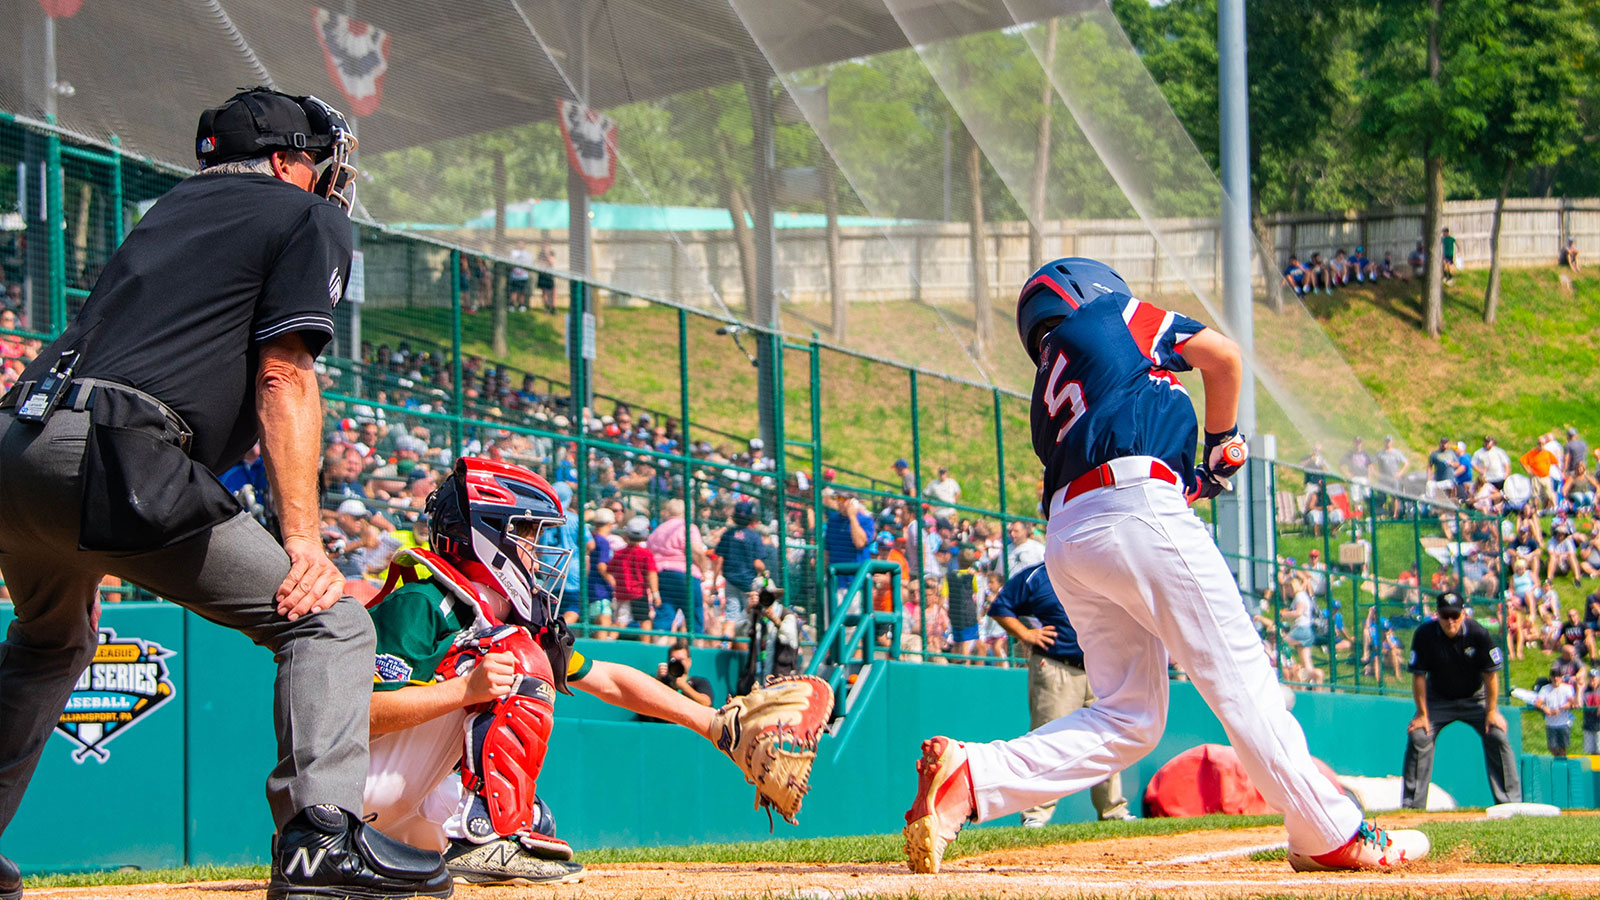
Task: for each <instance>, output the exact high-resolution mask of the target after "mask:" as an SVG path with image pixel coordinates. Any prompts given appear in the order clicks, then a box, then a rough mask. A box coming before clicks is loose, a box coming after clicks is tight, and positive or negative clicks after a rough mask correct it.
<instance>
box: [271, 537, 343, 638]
mask: <svg viewBox="0 0 1600 900" xmlns="http://www.w3.org/2000/svg"><path fill="white" fill-rule="evenodd" d="M283 549H284V552H286V553H288V554H289V574H288V575H286V576H284V579H283V584H281V585H279V586H278V595H277V601H278V615H281V616H284V617H286V618H288V620H289V621H291V622H293V621H294V620H296V619H298V618H300V617H301V616H306V615H310V614H311V613H316V612H321V611H323V610H325V609H327V608H328V607H330V606H332V605H333V604H335V603H337V602H338V601H339V598H340V597H341V596H342V595H343V594H344V576H343V575H341V574H339V569H338V568H337V567H336V566H334V564H333V560H331V559H328V554H327V553H326V552H325V551H324V550H323V549H322V542H321V541H320V540H316V539H314V538H303V537H286V538H284V539H283Z"/></svg>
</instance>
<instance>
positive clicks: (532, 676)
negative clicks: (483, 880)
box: [461, 628, 556, 844]
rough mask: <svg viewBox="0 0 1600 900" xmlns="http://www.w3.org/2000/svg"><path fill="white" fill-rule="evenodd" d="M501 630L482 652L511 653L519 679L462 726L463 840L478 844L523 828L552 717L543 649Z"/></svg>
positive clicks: (523, 635)
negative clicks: (465, 809)
mask: <svg viewBox="0 0 1600 900" xmlns="http://www.w3.org/2000/svg"><path fill="white" fill-rule="evenodd" d="M500 631H502V633H499V634H496V635H495V636H494V640H493V646H490V647H488V648H486V649H487V651H488V652H491V653H494V652H504V651H509V652H511V653H514V654H515V655H516V657H517V671H518V673H519V674H520V675H521V676H522V677H521V678H520V679H519V680H518V682H517V686H516V688H515V689H514V690H513V691H512V692H511V693H510V694H508V695H506V696H504V697H501V698H500V699H499V700H496V701H495V702H494V703H492V704H490V705H489V707H488V709H486V710H484V711H483V712H480V713H478V714H477V715H475V716H473V717H472V719H470V720H469V721H468V723H467V734H466V739H467V746H466V754H465V757H464V759H463V763H464V765H463V766H462V773H461V781H462V783H463V784H464V785H465V786H466V788H467V791H468V798H467V800H468V803H469V808H468V812H467V814H466V815H464V816H463V817H462V819H463V825H464V830H465V831H466V834H467V837H468V839H470V840H472V841H473V842H475V843H479V844H482V843H486V842H488V841H492V840H494V839H496V838H500V837H509V836H511V835H513V834H516V833H517V832H519V831H523V830H525V829H527V827H528V825H529V823H530V820H531V819H532V816H533V804H534V788H535V785H536V783H537V781H538V778H539V770H540V768H542V767H543V766H544V754H545V750H546V748H547V747H548V746H549V742H550V727H551V725H553V724H554V717H555V696H556V694H555V686H554V681H555V679H554V678H553V677H552V675H551V672H550V663H549V660H548V658H547V657H546V656H545V653H544V651H543V650H542V649H540V648H539V645H538V644H537V643H535V642H534V640H533V637H532V636H531V635H529V634H528V632H527V631H526V630H524V629H522V628H507V629H503V630H500Z"/></svg>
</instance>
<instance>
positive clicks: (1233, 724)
mask: <svg viewBox="0 0 1600 900" xmlns="http://www.w3.org/2000/svg"><path fill="white" fill-rule="evenodd" d="M1017 332H1018V335H1019V336H1020V337H1021V339H1022V343H1023V346H1024V347H1025V348H1026V349H1027V351H1028V355H1029V357H1031V358H1032V359H1033V361H1034V363H1035V364H1036V365H1037V366H1038V371H1037V375H1036V378H1035V381H1034V391H1033V414H1032V419H1033V444H1034V450H1035V452H1036V453H1038V455H1039V459H1040V461H1042V462H1043V463H1044V466H1045V480H1044V483H1045V498H1044V500H1045V507H1046V510H1047V511H1048V514H1049V525H1048V529H1047V539H1046V548H1045V566H1046V569H1047V570H1048V572H1049V575H1050V582H1051V584H1052V585H1054V587H1055V591H1056V595H1057V596H1058V597H1059V598H1060V599H1061V601H1062V604H1063V606H1064V607H1065V608H1066V611H1067V614H1068V615H1069V616H1070V617H1071V619H1072V622H1073V624H1074V625H1076V626H1077V630H1078V635H1079V639H1080V640H1081V641H1082V643H1083V646H1084V647H1085V648H1086V649H1087V650H1088V651H1089V652H1088V654H1087V656H1086V660H1085V661H1086V665H1087V670H1088V674H1089V684H1090V687H1091V688H1092V689H1093V691H1094V694H1095V696H1096V697H1098V698H1099V699H1098V700H1097V701H1096V702H1095V704H1094V705H1093V706H1089V707H1085V708H1083V709H1079V710H1076V711H1074V712H1072V713H1070V714H1069V715H1066V716H1064V717H1062V718H1060V719H1056V720H1055V721H1053V722H1050V723H1049V724H1047V725H1045V726H1043V727H1041V728H1037V729H1035V730H1034V731H1032V732H1030V733H1028V734H1026V735H1023V736H1022V737H1020V738H1016V739H1013V740H1010V741H996V742H994V743H989V744H963V743H961V742H959V741H956V740H953V739H951V738H948V737H934V738H930V739H928V740H926V741H924V742H923V744H922V758H921V760H919V761H918V763H917V775H918V779H917V795H916V798H915V800H914V802H913V803H912V806H911V809H910V811H908V812H907V813H906V823H907V824H906V827H905V840H906V855H907V859H908V861H909V863H910V866H911V870H912V871H913V872H937V871H938V870H939V863H940V861H941V860H942V859H943V857H944V853H945V849H946V848H947V847H948V845H949V844H950V842H951V841H953V840H955V838H956V836H957V835H958V834H959V833H960V831H961V828H962V826H963V825H964V824H965V823H967V822H969V821H977V822H982V821H987V820H990V819H996V818H999V817H1001V816H1005V815H1009V814H1012V813H1017V812H1020V811H1021V810H1024V809H1027V808H1029V807H1032V806H1036V805H1038V804H1040V803H1044V802H1046V801H1049V800H1054V799H1056V798H1058V797H1062V796H1065V795H1067V794H1070V793H1072V792H1073V791H1078V790H1082V789H1084V788H1087V787H1090V786H1092V785H1094V784H1097V783H1098V782H1100V781H1101V780H1103V779H1104V778H1106V777H1107V776H1108V775H1110V774H1111V773H1113V772H1117V771H1120V770H1121V769H1124V768H1126V767H1127V766H1129V765H1131V764H1132V763H1134V762H1136V761H1137V760H1139V759H1140V758H1141V757H1143V756H1144V755H1145V754H1147V753H1149V752H1150V751H1151V750H1152V749H1154V747H1155V746H1156V743H1157V741H1159V740H1160V738H1161V733H1162V730H1163V729H1164V727H1165V725H1166V716H1167V660H1168V655H1169V654H1170V655H1171V658H1172V659H1173V660H1174V661H1176V662H1177V664H1178V665H1179V666H1181V667H1182V668H1183V670H1184V671H1185V672H1187V673H1188V674H1189V677H1190V679H1191V680H1192V681H1193V682H1194V684H1195V686H1196V687H1197V688H1198V689H1199V690H1200V694H1201V696H1202V697H1204V698H1205V700H1206V703H1207V704H1209V705H1210V707H1211V710H1212V712H1214V713H1215V714H1216V716H1217V718H1218V719H1220V720H1221V722H1222V725H1223V728H1224V729H1225V730H1226V731H1227V733H1228V738H1229V741H1230V742H1231V743H1232V744H1233V747H1234V749H1235V750H1236V751H1238V754H1239V759H1240V761H1241V762H1243V764H1244V767H1245V770H1246V771H1247V772H1248V773H1249V775H1250V778H1251V780H1252V781H1253V782H1254V783H1255V785H1256V787H1257V788H1258V789H1259V790H1260V791H1261V794H1262V796H1263V797H1265V798H1266V800H1267V802H1268V803H1270V804H1272V806H1273V807H1274V808H1276V809H1281V810H1283V813H1284V825H1285V827H1286V828H1287V829H1288V832H1289V863H1290V865H1291V866H1292V867H1293V868H1294V869H1295V870H1296V871H1317V870H1332V869H1387V868H1390V867H1393V866H1397V865H1400V864H1402V863H1408V862H1412V861H1415V860H1417V859H1420V858H1422V857H1423V856H1425V855H1426V854H1427V852H1428V839H1427V836H1426V835H1424V834H1422V833H1421V832H1419V831H1390V830H1385V829H1382V828H1378V827H1376V826H1375V825H1372V824H1370V823H1366V822H1364V821H1362V817H1361V810H1360V808H1359V807H1357V806H1356V805H1355V804H1354V803H1353V802H1351V801H1350V800H1349V799H1347V798H1346V797H1345V796H1344V795H1343V794H1342V793H1341V792H1340V791H1339V789H1338V788H1337V787H1336V786H1335V785H1334V784H1333V783H1332V782H1330V781H1329V780H1328V779H1327V778H1325V777H1323V776H1322V775H1320V774H1319V773H1318V772H1317V770H1316V769H1315V768H1314V767H1313V765H1312V762H1311V756H1310V754H1309V753H1308V752H1307V750H1306V740H1305V734H1304V733H1303V732H1302V731H1301V730H1300V725H1299V723H1297V722H1296V721H1295V720H1294V718H1293V717H1292V716H1291V715H1290V714H1289V712H1288V710H1287V709H1286V708H1285V706H1284V702H1283V695H1282V692H1281V691H1280V689H1279V687H1278V684H1277V679H1276V677H1275V676H1274V675H1273V671H1272V668H1271V666H1270V665H1269V661H1268V659H1267V657H1266V655H1265V654H1263V653H1262V651H1261V641H1260V639H1259V638H1257V636H1256V633H1255V631H1254V629H1253V628H1252V627H1251V624H1250V618H1249V615H1248V614H1247V613H1246V612H1245V607H1244V603H1243V600H1242V599H1241V598H1240V596H1239V590H1238V587H1237V586H1236V585H1235V584H1234V581H1233V576H1232V574H1231V573H1230V572H1229V570H1228V567H1227V563H1226V562H1225V561H1224V559H1223V557H1222V553H1221V552H1220V551H1219V550H1218V549H1217V548H1216V546H1215V545H1214V544H1213V543H1212V542H1211V539H1210V537H1209V536H1208V534H1207V533H1206V529H1205V525H1204V524H1203V523H1202V522H1201V521H1200V519H1199V517H1197V516H1196V515H1194V513H1193V512H1191V511H1190V509H1189V507H1188V503H1189V502H1192V501H1193V500H1195V499H1200V498H1207V497H1214V496H1216V495H1217V494H1218V493H1220V492H1222V491H1223V490H1227V489H1228V488H1229V483H1228V481H1227V479H1228V477H1229V476H1231V475H1233V474H1234V473H1235V472H1237V471H1238V470H1239V469H1240V467H1241V466H1243V464H1244V461H1245V456H1246V450H1245V439H1244V436H1243V435H1240V434H1239V433H1238V430H1237V428H1236V427H1235V416H1236V415H1237V410H1238V397H1239V386H1240V379H1241V377H1242V365H1241V363H1240V359H1239V348H1238V346H1237V345H1236V344H1234V343H1233V342H1232V341H1230V340H1228V339H1227V338H1226V337H1223V336H1222V335H1220V334H1218V333H1217V332H1215V331H1213V330H1210V329H1207V328H1206V327H1205V326H1204V325H1202V324H1201V323H1199V322H1196V321H1195V320H1193V319H1190V318H1187V317H1185V316H1182V315H1178V314H1176V313H1172V312H1167V311H1166V310H1162V309H1159V308H1157V307H1154V306H1151V305H1150V304H1148V303H1144V302H1142V301H1140V300H1137V299H1135V298H1134V297H1133V296H1132V291H1131V290H1130V289H1129V288H1128V285H1127V283H1126V282H1124V281H1123V280H1122V278H1121V277H1120V276H1118V275H1117V273H1116V272H1114V271H1112V270H1111V268H1110V267H1108V266H1106V265H1105V264H1104V263H1100V262H1096V261H1094V260H1090V259H1079V258H1070V259H1058V260H1056V261H1054V262H1051V263H1048V264H1047V265H1045V266H1044V267H1042V268H1040V269H1039V270H1038V271H1037V272H1035V273H1034V274H1033V276H1032V277H1031V278H1029V279H1028V282H1027V283H1026V284H1025V285H1023V288H1022V293H1021V295H1020V296H1019V297H1018V299H1017ZM1190 368H1198V369H1199V370H1200V376H1201V380H1202V381H1203V383H1204V385H1205V389H1206V400H1207V402H1206V418H1205V426H1206V428H1205V450H1204V455H1203V457H1202V461H1201V463H1200V464H1199V465H1198V466H1196V465H1194V463H1193V453H1194V446H1195V437H1196V435H1195V413H1194V406H1193V404H1192V403H1191V402H1190V400H1189V395H1188V392H1187V391H1185V390H1184V388H1183V386H1182V385H1181V384H1180V383H1179V382H1178V380H1177V378H1175V377H1174V376H1173V374H1172V373H1173V372H1181V371H1187V370H1189V369H1190Z"/></svg>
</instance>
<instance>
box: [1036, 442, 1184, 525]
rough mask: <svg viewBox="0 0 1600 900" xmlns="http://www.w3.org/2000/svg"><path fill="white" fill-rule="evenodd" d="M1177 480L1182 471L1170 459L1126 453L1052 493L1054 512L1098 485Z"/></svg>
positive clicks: (1051, 499)
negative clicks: (1164, 459)
mask: <svg viewBox="0 0 1600 900" xmlns="http://www.w3.org/2000/svg"><path fill="white" fill-rule="evenodd" d="M1151 478H1153V479H1155V480H1157V481H1165V482H1166V483H1167V484H1177V483H1178V475H1177V473H1175V472H1173V471H1172V469H1171V468H1169V467H1168V466H1167V464H1166V463H1164V462H1162V461H1161V460H1159V459H1156V458H1155V457H1151V456H1124V457H1122V458H1120V459H1113V460H1112V461H1111V462H1108V463H1105V464H1104V465H1099V466H1095V467H1094V468H1092V469H1090V470H1089V471H1087V472H1085V473H1083V474H1082V475H1079V476H1078V477H1077V478H1074V479H1072V480H1071V481H1070V482H1068V483H1067V486H1066V487H1064V488H1061V489H1059V490H1057V491H1056V492H1055V493H1054V494H1051V495H1050V514H1051V515H1055V514H1056V512H1057V511H1059V510H1060V509H1061V508H1062V507H1064V506H1066V505H1067V504H1068V503H1071V502H1072V501H1073V500H1075V499H1077V498H1078V497H1081V496H1083V495H1084V494H1087V493H1088V492H1090V491H1092V490H1095V489H1097V488H1103V487H1111V486H1112V485H1114V484H1119V483H1120V484H1127V483H1129V482H1132V481H1144V480H1147V479H1151Z"/></svg>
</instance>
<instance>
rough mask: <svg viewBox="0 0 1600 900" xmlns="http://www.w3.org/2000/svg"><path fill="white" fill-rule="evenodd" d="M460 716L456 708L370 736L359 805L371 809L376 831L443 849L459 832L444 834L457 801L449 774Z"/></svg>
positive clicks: (457, 754) (457, 788) (457, 783)
mask: <svg viewBox="0 0 1600 900" xmlns="http://www.w3.org/2000/svg"><path fill="white" fill-rule="evenodd" d="M466 720H467V714H466V711H465V710H461V711H459V712H453V713H450V714H448V715H443V716H440V717H438V718H436V719H430V720H428V721H426V722H423V723H422V724H421V725H418V726H416V727H415V728H407V729H405V730H404V731H393V732H390V733H388V734H381V735H379V736H377V737H375V738H373V739H372V751H371V755H370V761H369V764H368V771H367V784H366V789H365V791H364V792H363V797H362V807H363V812H365V813H366V814H367V815H372V814H374V813H376V814H377V818H376V819H375V820H373V825H375V826H377V828H378V830H380V831H382V832H383V833H384V834H387V835H389V836H390V837H392V838H394V839H396V840H400V841H405V842H406V843H408V844H410V845H412V846H413V847H421V848H423V849H424V850H438V851H443V850H445V849H446V847H448V846H449V843H448V838H449V837H461V836H462V832H460V830H459V828H457V829H451V830H453V831H454V832H455V833H453V834H447V833H446V832H447V828H446V822H447V821H449V820H451V819H452V817H453V816H454V815H455V813H456V812H457V810H458V808H459V807H460V805H461V793H462V792H461V780H460V779H459V778H456V777H454V776H453V775H452V774H451V773H452V772H453V771H454V770H455V766H456V763H457V762H458V761H459V760H460V759H461V746H462V737H461V735H462V729H463V727H464V726H465V723H466Z"/></svg>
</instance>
